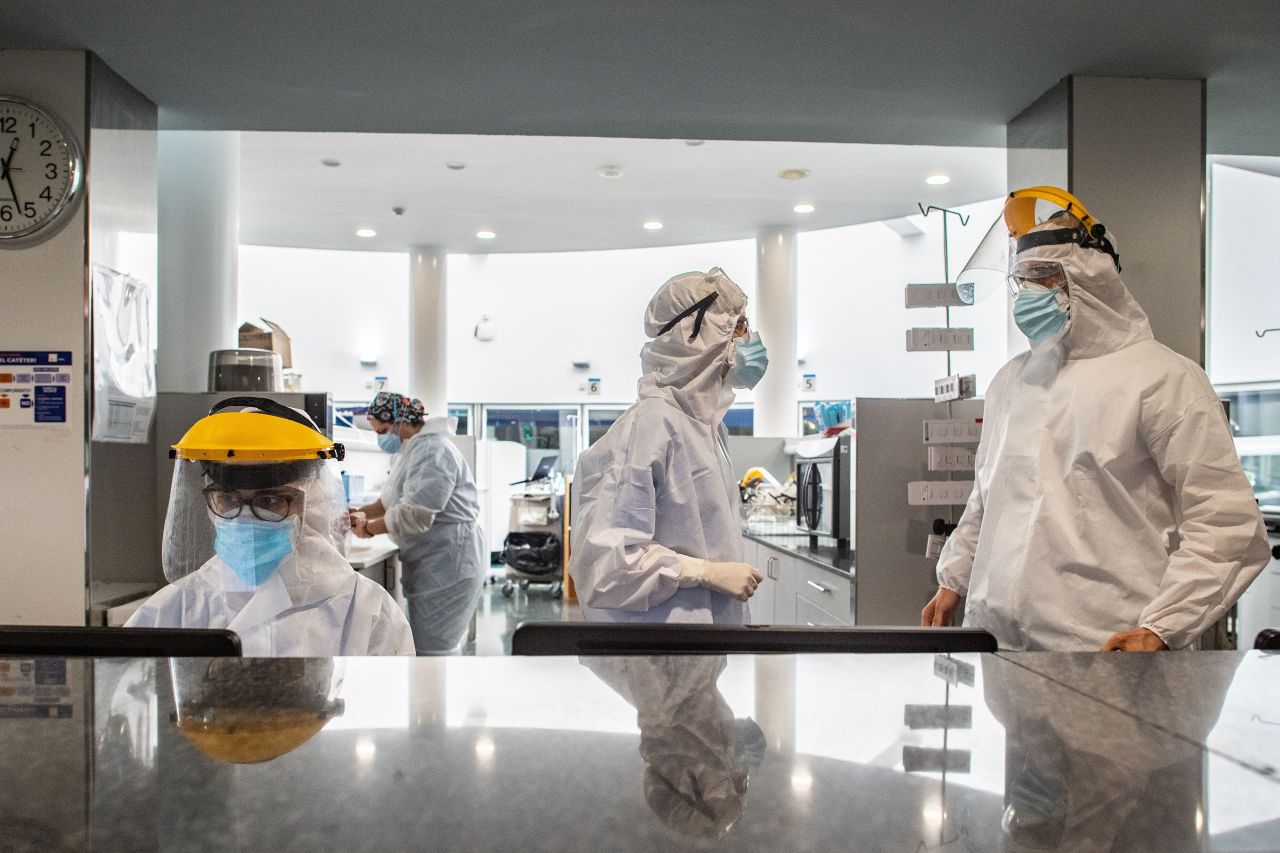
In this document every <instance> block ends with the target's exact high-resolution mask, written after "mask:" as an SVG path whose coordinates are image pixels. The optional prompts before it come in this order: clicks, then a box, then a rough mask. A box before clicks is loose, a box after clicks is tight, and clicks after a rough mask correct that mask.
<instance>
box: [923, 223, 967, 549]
mask: <svg viewBox="0 0 1280 853" xmlns="http://www.w3.org/2000/svg"><path fill="white" fill-rule="evenodd" d="M916 207H918V208H920V215H921V216H924V217H926V218H927V217H928V216H929V214H930V213H933V212H935V211H936V212H938V213H941V214H942V280H943V281H945V282H946V283H947V284H953V283H954V282H952V281H951V247H950V240H949V239H948V237H949V235H948V232H947V215H948V214H950V215H951V216H954V217H955V218H956V219H958V220H960V225H961V227H964V226H966V225H968V224H969V219H970V218H971V217H969V216H965V215H964V214H963V213H961V212H960V211H958V210H951V209H950V208H946V207H938V206H936V205H932V204H931V205H929V206H928V207H925V206H924V205H923V204H920V203H919V202H917V203H916ZM945 310H946V312H947V314H946V317H947V328H948V329H950V328H951V306H950V305H948V306H947V307H946V309H945ZM946 375H947V376H951V375H952V374H951V350H949V349H948V350H947V373H946ZM954 417H955V412H954V411H953V410H952V404H951V401H950V400H948V401H947V418H948V419H950V418H954ZM952 477H953V475H952V474H950V473H949V474H947V479H948V480H950V479H952ZM947 522H948V523H949V524H952V525H954V524H955V523H956V508H955V507H954V506H949V507H947ZM935 523H936V522H935Z"/></svg>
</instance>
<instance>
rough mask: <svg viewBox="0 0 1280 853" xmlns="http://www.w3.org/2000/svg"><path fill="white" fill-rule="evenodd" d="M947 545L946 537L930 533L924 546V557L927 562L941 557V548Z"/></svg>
mask: <svg viewBox="0 0 1280 853" xmlns="http://www.w3.org/2000/svg"><path fill="white" fill-rule="evenodd" d="M946 543H947V537H945V536H938V535H937V534H934V533H930V534H929V538H928V540H927V541H926V542H925V545H924V556H925V559H928V560H936V559H938V558H939V557H941V556H942V546H943V545H945V544H946Z"/></svg>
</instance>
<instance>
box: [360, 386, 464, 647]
mask: <svg viewBox="0 0 1280 853" xmlns="http://www.w3.org/2000/svg"><path fill="white" fill-rule="evenodd" d="M369 426H370V428H372V429H373V431H374V432H376V433H377V434H378V446H379V447H380V448H382V450H383V451H384V452H386V453H389V454H391V455H392V456H393V461H392V463H391V473H390V475H389V476H388V477H387V482H386V484H385V485H384V486H383V487H382V496H381V497H380V498H379V499H378V500H376V501H374V502H373V503H372V504H369V505H368V506H364V507H361V508H360V509H358V510H355V511H354V512H352V514H351V525H352V528H353V529H354V530H355V533H356V535H357V536H360V537H365V538H367V537H370V536H375V535H377V534H379V533H387V534H389V535H390V536H391V540H392V541H393V542H395V543H396V545H397V546H399V548H400V562H401V564H402V565H403V566H404V583H403V585H404V595H405V599H406V600H407V601H408V604H409V624H410V625H411V626H413V641H414V644H415V646H416V648H417V650H418V654H420V655H440V654H452V653H453V652H455V651H456V650H457V648H458V646H459V644H460V643H461V642H462V638H463V635H464V634H466V631H467V626H468V624H469V623H470V621H471V615H472V614H473V613H475V610H476V607H477V605H478V604H479V603H480V590H481V587H482V586H483V585H484V575H485V571H486V569H487V568H488V565H489V561H488V559H487V556H488V555H487V553H486V548H485V538H484V531H483V530H482V529H481V527H480V524H479V518H480V498H479V492H478V491H477V489H476V482H475V479H474V478H473V477H472V476H471V467H470V466H469V465H467V460H466V459H464V458H463V456H462V453H461V451H459V450H458V448H456V447H454V446H453V442H452V441H450V440H449V434H450V433H451V432H452V430H451V429H450V427H449V419H448V418H447V417H443V416H438V417H433V418H428V417H427V412H426V410H425V409H424V408H423V405H422V401H421V400H413V399H410V398H409V397H406V396H404V395H403V394H392V393H389V392H386V391H383V392H379V394H378V395H377V396H376V397H375V398H374V400H373V402H372V403H370V404H369Z"/></svg>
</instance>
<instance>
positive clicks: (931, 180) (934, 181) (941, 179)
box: [924, 175, 951, 187]
mask: <svg viewBox="0 0 1280 853" xmlns="http://www.w3.org/2000/svg"><path fill="white" fill-rule="evenodd" d="M924 182H925V183H926V184H928V185H929V186H931V187H940V186H942V185H943V184H949V183H951V179H950V178H948V177H947V176H946V175H930V176H929V177H927V178H925V179H924Z"/></svg>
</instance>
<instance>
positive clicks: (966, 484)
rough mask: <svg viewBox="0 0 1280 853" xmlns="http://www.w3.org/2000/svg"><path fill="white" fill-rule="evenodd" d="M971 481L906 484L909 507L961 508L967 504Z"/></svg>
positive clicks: (928, 481)
mask: <svg viewBox="0 0 1280 853" xmlns="http://www.w3.org/2000/svg"><path fill="white" fill-rule="evenodd" d="M972 491H973V480H916V481H914V482H911V483H907V503H908V504H910V505H911V506H961V505H963V504H966V503H968V502H969V493H970V492H972Z"/></svg>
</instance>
